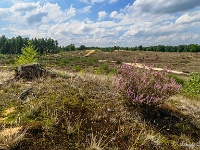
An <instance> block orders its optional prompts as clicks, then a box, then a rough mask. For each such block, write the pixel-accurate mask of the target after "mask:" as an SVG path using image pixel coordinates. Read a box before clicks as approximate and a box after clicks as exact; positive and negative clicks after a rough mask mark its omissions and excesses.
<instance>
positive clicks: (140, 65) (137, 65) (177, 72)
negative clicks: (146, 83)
mask: <svg viewBox="0 0 200 150" xmlns="http://www.w3.org/2000/svg"><path fill="white" fill-rule="evenodd" d="M98 61H99V62H107V61H108V60H98ZM110 62H116V61H110ZM123 64H126V65H130V66H135V67H138V68H144V69H149V66H144V65H143V64H141V63H126V62H123ZM152 70H155V71H162V70H164V69H162V68H156V67H153V68H152ZM168 71H169V72H171V73H175V74H185V75H188V73H184V72H181V71H176V70H168Z"/></svg>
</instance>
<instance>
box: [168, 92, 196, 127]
mask: <svg viewBox="0 0 200 150" xmlns="http://www.w3.org/2000/svg"><path fill="white" fill-rule="evenodd" d="M169 103H170V105H172V106H173V107H175V108H177V109H178V110H179V111H180V112H181V113H183V114H184V115H185V116H188V118H190V120H192V121H193V122H194V123H195V124H196V125H197V126H199V127H200V101H197V100H191V99H189V98H186V97H183V96H180V95H179V96H174V97H172V98H171V99H170V100H169Z"/></svg>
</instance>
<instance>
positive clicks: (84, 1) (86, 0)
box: [79, 0, 89, 4]
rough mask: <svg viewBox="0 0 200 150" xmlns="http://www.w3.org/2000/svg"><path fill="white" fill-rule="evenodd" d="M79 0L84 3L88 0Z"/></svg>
mask: <svg viewBox="0 0 200 150" xmlns="http://www.w3.org/2000/svg"><path fill="white" fill-rule="evenodd" d="M79 1H80V2H82V3H86V4H88V3H89V1H88V0H79Z"/></svg>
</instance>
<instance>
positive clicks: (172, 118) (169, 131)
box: [140, 106, 200, 142]
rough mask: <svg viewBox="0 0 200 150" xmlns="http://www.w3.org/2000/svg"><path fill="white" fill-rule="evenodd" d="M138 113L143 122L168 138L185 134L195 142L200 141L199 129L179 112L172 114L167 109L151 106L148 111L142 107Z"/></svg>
mask: <svg viewBox="0 0 200 150" xmlns="http://www.w3.org/2000/svg"><path fill="white" fill-rule="evenodd" d="M140 112H141V114H142V117H143V119H144V120H145V121H147V122H149V123H150V124H151V125H153V126H154V127H155V128H156V129H157V130H158V131H160V132H161V133H163V134H165V135H167V136H169V137H171V136H173V135H176V136H180V135H181V134H185V135H187V136H188V137H190V138H192V139H193V140H194V141H195V142H198V141H199V140H200V128H199V127H198V126H197V125H195V124H193V123H192V122H191V121H190V120H189V119H188V118H187V117H186V116H184V115H183V114H181V113H179V112H175V111H174V112H173V111H172V110H169V109H168V108H167V107H157V108H156V107H153V106H151V107H150V108H148V109H147V107H142V108H140Z"/></svg>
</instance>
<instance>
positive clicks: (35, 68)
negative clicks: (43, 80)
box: [15, 63, 56, 80]
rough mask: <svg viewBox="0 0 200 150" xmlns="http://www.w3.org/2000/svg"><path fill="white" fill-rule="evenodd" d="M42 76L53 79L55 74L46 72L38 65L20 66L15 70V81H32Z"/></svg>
mask: <svg viewBox="0 0 200 150" xmlns="http://www.w3.org/2000/svg"><path fill="white" fill-rule="evenodd" d="M43 76H45V77H47V76H50V77H55V76H56V74H55V73H52V72H50V71H47V70H46V69H44V68H43V67H42V65H41V64H38V63H34V64H27V65H20V66H18V67H17V68H16V70H15V79H25V80H33V79H37V78H40V77H43Z"/></svg>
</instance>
